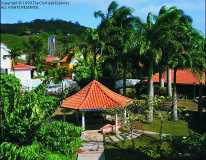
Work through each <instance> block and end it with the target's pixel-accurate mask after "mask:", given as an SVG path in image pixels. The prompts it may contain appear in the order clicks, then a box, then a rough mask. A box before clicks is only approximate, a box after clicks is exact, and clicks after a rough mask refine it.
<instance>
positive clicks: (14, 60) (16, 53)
mask: <svg viewBox="0 0 206 160" xmlns="http://www.w3.org/2000/svg"><path fill="white" fill-rule="evenodd" d="M21 54H22V50H20V49H19V48H13V49H11V51H10V56H11V68H12V71H13V72H14V75H15V71H14V66H15V65H16V63H17V58H18V56H20V55H21Z"/></svg>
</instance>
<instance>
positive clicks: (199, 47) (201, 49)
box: [191, 29, 206, 113]
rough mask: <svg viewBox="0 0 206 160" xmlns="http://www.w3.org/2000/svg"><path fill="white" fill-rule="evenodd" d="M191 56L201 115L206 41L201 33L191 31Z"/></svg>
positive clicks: (205, 67) (205, 64)
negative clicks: (197, 82)
mask: <svg viewBox="0 0 206 160" xmlns="http://www.w3.org/2000/svg"><path fill="white" fill-rule="evenodd" d="M191 41H192V42H193V43H192V44H191V48H192V49H193V50H192V52H191V56H192V59H193V63H192V71H193V73H194V74H195V75H196V77H197V78H198V79H199V100H198V111H199V112H200V113H201V112H202V111H203V107H202V106H203V98H202V86H203V83H205V82H204V81H205V79H206V77H205V73H204V71H205V70H206V61H205V59H206V48H205V47H206V41H205V38H204V37H203V35H202V34H201V33H199V32H198V31H196V30H195V29H193V31H192V33H191Z"/></svg>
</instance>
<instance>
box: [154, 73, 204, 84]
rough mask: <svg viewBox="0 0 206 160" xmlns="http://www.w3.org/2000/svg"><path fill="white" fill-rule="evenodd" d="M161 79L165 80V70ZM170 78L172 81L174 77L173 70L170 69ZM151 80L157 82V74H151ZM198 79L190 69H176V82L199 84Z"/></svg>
mask: <svg viewBox="0 0 206 160" xmlns="http://www.w3.org/2000/svg"><path fill="white" fill-rule="evenodd" d="M163 79H164V81H165V82H167V78H166V72H164V73H163ZM171 79H172V82H173V79H174V75H173V71H171ZM153 81H154V82H159V74H158V73H156V74H155V75H153ZM199 83H200V81H199V79H198V78H197V76H196V75H195V74H194V73H192V71H190V70H186V69H185V70H177V84H188V85H192V84H199Z"/></svg>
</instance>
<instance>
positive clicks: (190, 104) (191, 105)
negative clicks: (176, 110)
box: [177, 99, 197, 111]
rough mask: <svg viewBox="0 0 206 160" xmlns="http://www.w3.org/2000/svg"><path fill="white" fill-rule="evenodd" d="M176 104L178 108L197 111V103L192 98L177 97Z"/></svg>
mask: <svg viewBox="0 0 206 160" xmlns="http://www.w3.org/2000/svg"><path fill="white" fill-rule="evenodd" d="M177 105H178V107H180V108H185V109H187V110H190V111H197V103H195V102H194V101H193V100H185V99H179V100H178V102H177Z"/></svg>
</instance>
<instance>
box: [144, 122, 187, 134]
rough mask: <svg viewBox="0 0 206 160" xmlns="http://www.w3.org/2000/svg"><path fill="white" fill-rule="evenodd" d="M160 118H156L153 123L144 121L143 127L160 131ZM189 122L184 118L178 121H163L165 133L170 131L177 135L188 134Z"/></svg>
mask: <svg viewBox="0 0 206 160" xmlns="http://www.w3.org/2000/svg"><path fill="white" fill-rule="evenodd" d="M160 126H161V123H160V119H159V118H155V120H154V122H153V123H151V124H148V123H143V129H144V130H148V131H154V132H160ZM188 131H189V129H188V123H187V122H185V121H183V120H178V121H177V122H174V121H169V120H164V122H163V133H169V134H172V135H176V136H187V135H188Z"/></svg>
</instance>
